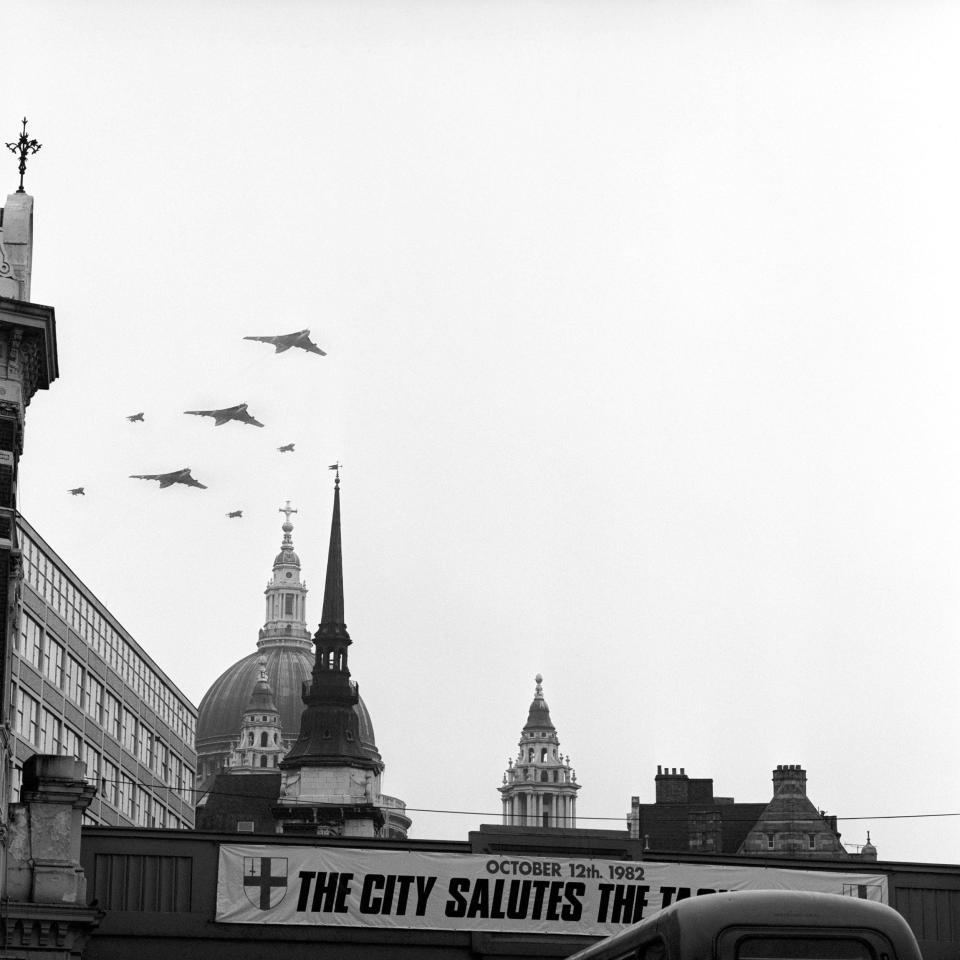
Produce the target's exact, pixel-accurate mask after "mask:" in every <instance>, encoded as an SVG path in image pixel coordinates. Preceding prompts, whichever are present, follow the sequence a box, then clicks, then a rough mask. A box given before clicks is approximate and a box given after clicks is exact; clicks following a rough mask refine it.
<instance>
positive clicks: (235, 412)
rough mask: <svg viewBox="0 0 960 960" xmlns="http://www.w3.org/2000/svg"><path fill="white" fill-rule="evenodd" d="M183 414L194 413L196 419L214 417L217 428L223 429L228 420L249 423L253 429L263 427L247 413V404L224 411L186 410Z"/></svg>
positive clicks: (224, 409)
mask: <svg viewBox="0 0 960 960" xmlns="http://www.w3.org/2000/svg"><path fill="white" fill-rule="evenodd" d="M183 412H184V413H192V414H193V415H194V416H195V417H213V425H214V426H215V427H222V426H223V425H224V424H225V423H226V422H227V421H228V420H239V421H240V422H241V423H249V424H250V426H251V427H262V426H263V424H262V423H261V422H260V421H259V420H257V419H256V418H255V417H251V416H250V414H249V413H247V405H246V404H245V403H238V404H237V405H236V406H235V407H224V408H223V409H222V410H184V411H183Z"/></svg>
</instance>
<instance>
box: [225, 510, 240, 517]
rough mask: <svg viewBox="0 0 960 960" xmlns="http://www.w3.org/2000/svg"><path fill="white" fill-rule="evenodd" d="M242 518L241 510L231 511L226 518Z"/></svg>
mask: <svg viewBox="0 0 960 960" xmlns="http://www.w3.org/2000/svg"><path fill="white" fill-rule="evenodd" d="M242 516H243V511H242V510H231V511H230V512H229V513H228V514H227V517H230V518H232V517H242Z"/></svg>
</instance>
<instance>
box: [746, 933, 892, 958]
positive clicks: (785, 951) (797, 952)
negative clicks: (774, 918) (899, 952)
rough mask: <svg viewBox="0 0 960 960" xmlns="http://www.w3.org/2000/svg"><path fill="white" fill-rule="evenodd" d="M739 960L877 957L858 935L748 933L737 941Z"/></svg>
mask: <svg viewBox="0 0 960 960" xmlns="http://www.w3.org/2000/svg"><path fill="white" fill-rule="evenodd" d="M734 957H735V958H736V960H876V954H875V953H874V951H873V948H872V947H871V946H870V944H869V943H867V942H866V941H865V940H860V939H857V938H854V937H818V936H799V935H796V934H791V935H790V936H783V937H770V936H746V937H742V938H740V939H739V940H738V941H737V945H736V947H735V949H734Z"/></svg>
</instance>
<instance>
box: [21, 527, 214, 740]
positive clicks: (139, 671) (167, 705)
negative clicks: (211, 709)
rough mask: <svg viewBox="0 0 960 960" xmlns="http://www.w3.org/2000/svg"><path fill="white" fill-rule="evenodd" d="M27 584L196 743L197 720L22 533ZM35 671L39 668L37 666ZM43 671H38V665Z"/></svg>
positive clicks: (166, 720) (173, 726)
mask: <svg viewBox="0 0 960 960" xmlns="http://www.w3.org/2000/svg"><path fill="white" fill-rule="evenodd" d="M20 535H21V542H22V547H23V569H24V577H25V579H26V581H27V583H29V584H30V586H31V587H33V589H34V590H36V591H37V593H38V594H39V595H40V596H41V597H43V599H44V601H45V602H46V603H49V604H50V606H51V607H53V609H54V610H56V611H57V613H58V614H60V616H61V617H63V619H64V620H65V621H66V622H67V623H68V624H69V625H70V626H71V627H72V628H73V629H74V630H75V631H76V632H77V633H78V634H79V635H80V637H82V638H83V640H84V641H86V642H87V643H88V644H89V645H90V646H91V647H92V648H93V649H94V650H96V652H97V653H98V654H99V655H100V656H101V657H103V659H104V660H105V661H106V662H107V663H108V664H109V665H110V666H111V667H113V669H114V670H116V671H117V673H118V674H119V675H120V676H121V677H122V678H123V680H124V681H125V682H126V683H127V684H129V686H130V687H131V689H132V690H133V691H134V692H135V693H136V694H137V696H138V697H140V698H141V699H142V700H144V701H145V702H146V703H147V704H149V705H150V707H151V708H152V709H153V710H155V711H156V713H157V714H158V715H159V716H160V717H161V718H162V719H163V721H164V723H166V724H167V725H168V726H169V727H170V728H171V729H172V730H173V731H174V732H175V733H176V734H177V736H178V737H180V738H181V739H182V740H185V741H186V742H187V743H193V742H194V739H195V737H196V717H195V716H194V714H193V711H192V709H191V707H190V706H189V704H187V703H186V702H185V701H184V700H182V699H181V698H180V697H179V696H177V695H176V694H175V693H174V692H173V691H172V690H171V689H170V688H169V687H168V686H167V685H166V684H165V683H164V680H163V678H162V677H160V676H159V675H158V674H157V673H156V671H155V670H154V669H153V668H152V667H151V666H150V665H149V664H148V663H147V662H146V660H144V658H143V657H142V656H140V654H139V653H138V652H137V651H136V650H135V649H134V647H133V646H132V645H131V644H130V643H129V642H128V641H127V640H126V639H125V638H124V637H122V636H121V635H120V634H119V633H118V632H117V631H116V630H115V629H114V628H113V627H112V626H111V625H110V624H109V623H108V622H107V620H106V619H105V618H104V617H103V616H102V615H101V613H100V612H99V610H98V609H97V607H96V605H95V604H93V603H91V602H90V601H88V600H87V598H86V597H85V596H84V594H83V592H82V591H81V590H78V589H77V588H76V587H75V586H74V585H73V583H72V582H71V581H70V578H69V577H67V576H66V575H65V574H64V573H63V571H62V570H60V568H59V567H57V565H56V564H55V563H54V562H53V561H52V560H51V559H50V558H49V557H48V556H47V555H46V554H45V553H44V552H43V551H42V550H41V549H40V547H39V545H38V544H37V543H35V542H34V541H33V540H32V539H31V538H30V536H29V535H28V534H27V533H26V532H25V531H23V530H22V529H21V531H20ZM35 666H38V665H36V664H35ZM38 669H39V666H38Z"/></svg>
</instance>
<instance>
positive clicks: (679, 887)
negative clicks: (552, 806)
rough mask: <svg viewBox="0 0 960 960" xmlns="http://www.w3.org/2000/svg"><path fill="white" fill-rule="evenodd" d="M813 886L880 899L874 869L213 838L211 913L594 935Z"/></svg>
mask: <svg viewBox="0 0 960 960" xmlns="http://www.w3.org/2000/svg"><path fill="white" fill-rule="evenodd" d="M723 890H816V891H821V892H823V893H838V894H845V895H847V896H854V897H863V898H867V899H870V900H879V901H881V902H883V903H886V902H887V878H886V876H885V875H883V874H865V873H839V872H834V871H826V870H822V871H820V870H786V869H783V868H776V867H747V866H744V867H739V866H716V865H710V864H691V863H652V862H650V861H646V860H644V861H634V860H630V861H614V860H586V859H583V860H581V859H565V858H560V857H556V858H546V857H523V856H515V857H502V856H486V855H483V854H450V853H412V852H410V851H406V850H396V851H393V850H361V849H349V848H343V847H333V848H331V847H295V846H267V845H255V844H224V845H222V846H221V847H220V864H219V873H218V877H217V916H216V919H217V921H219V922H221V923H281V924H299V925H305V926H313V925H322V926H342V927H385V928H391V929H395V930H401V929H402V930H409V929H421V930H485V931H488V932H507V931H514V932H524V933H575V934H579V935H597V936H606V935H607V934H610V933H615V932H617V931H618V930H621V929H623V927H624V926H627V925H629V924H631V923H635V922H636V921H637V920H641V919H643V918H645V917H648V916H650V915H652V914H653V913H655V912H656V911H657V910H660V909H662V908H663V907H666V906H669V905H670V904H671V903H673V902H675V901H677V900H680V899H683V898H685V897H692V896H701V895H703V894H707V893H715V892H717V891H723Z"/></svg>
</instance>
